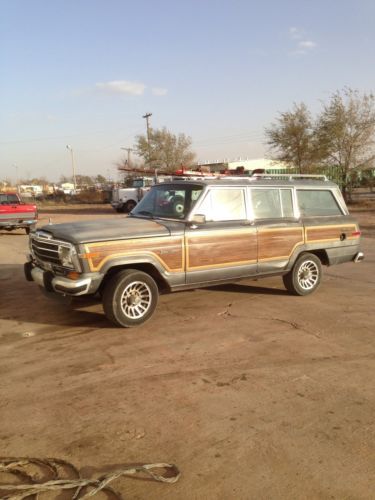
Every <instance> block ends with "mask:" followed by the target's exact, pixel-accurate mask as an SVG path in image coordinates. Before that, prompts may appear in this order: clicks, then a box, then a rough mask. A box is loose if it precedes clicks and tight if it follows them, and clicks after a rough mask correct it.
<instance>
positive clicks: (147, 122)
mask: <svg viewBox="0 0 375 500" xmlns="http://www.w3.org/2000/svg"><path fill="white" fill-rule="evenodd" d="M150 116H152V113H146V114H145V115H143V116H142V118H145V120H146V126H147V146H148V163H150V164H151V153H150V123H149V118H150Z"/></svg>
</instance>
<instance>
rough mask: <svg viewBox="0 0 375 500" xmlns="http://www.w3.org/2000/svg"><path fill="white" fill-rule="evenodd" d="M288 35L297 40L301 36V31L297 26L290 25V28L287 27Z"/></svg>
mask: <svg viewBox="0 0 375 500" xmlns="http://www.w3.org/2000/svg"><path fill="white" fill-rule="evenodd" d="M289 36H290V38H291V39H292V40H299V39H300V38H302V37H303V32H302V30H300V29H299V28H296V27H295V26H292V27H291V28H289Z"/></svg>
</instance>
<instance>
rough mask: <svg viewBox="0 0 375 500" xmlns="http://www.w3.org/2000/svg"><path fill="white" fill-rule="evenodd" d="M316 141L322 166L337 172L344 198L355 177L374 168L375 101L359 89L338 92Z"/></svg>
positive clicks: (325, 108)
mask: <svg viewBox="0 0 375 500" xmlns="http://www.w3.org/2000/svg"><path fill="white" fill-rule="evenodd" d="M315 133H316V138H317V142H318V144H319V147H320V151H321V156H322V159H323V163H324V164H325V165H328V166H330V167H332V168H334V169H336V170H337V174H338V178H339V182H340V184H341V188H342V192H343V195H344V197H345V198H347V197H350V193H351V183H352V177H353V174H357V173H358V172H360V171H363V170H367V169H372V168H374V163H375V149H374V144H375V142H374V139H375V98H374V96H373V94H366V93H364V94H360V93H359V91H357V90H352V89H344V90H343V91H341V92H340V91H337V92H335V93H334V94H333V95H332V96H331V98H330V101H329V102H328V104H325V105H324V106H323V111H322V113H321V115H320V116H319V118H318V120H317V126H316V132H315Z"/></svg>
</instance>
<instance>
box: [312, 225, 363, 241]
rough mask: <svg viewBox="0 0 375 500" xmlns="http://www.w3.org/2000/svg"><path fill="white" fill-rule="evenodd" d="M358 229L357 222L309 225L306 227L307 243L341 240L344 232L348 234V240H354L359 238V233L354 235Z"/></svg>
mask: <svg viewBox="0 0 375 500" xmlns="http://www.w3.org/2000/svg"><path fill="white" fill-rule="evenodd" d="M356 231H358V228H357V226H356V224H340V225H330V226H328V225H327V226H311V227H309V226H307V227H306V228H305V235H306V243H315V242H321V241H340V236H341V235H342V234H343V233H344V234H345V235H346V239H347V240H354V239H358V238H359V235H355V236H353V233H354V232H356Z"/></svg>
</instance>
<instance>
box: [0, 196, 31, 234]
mask: <svg viewBox="0 0 375 500" xmlns="http://www.w3.org/2000/svg"><path fill="white" fill-rule="evenodd" d="M37 219H38V210H37V207H36V205H35V204H28V203H25V202H24V201H22V200H21V198H20V197H19V195H18V194H17V193H0V229H5V230H6V231H12V230H13V229H18V228H19V227H24V228H25V230H26V234H29V232H30V229H34V228H35V226H36V222H37Z"/></svg>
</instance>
